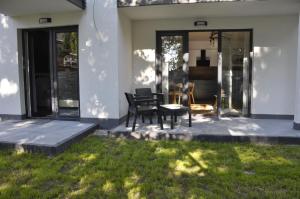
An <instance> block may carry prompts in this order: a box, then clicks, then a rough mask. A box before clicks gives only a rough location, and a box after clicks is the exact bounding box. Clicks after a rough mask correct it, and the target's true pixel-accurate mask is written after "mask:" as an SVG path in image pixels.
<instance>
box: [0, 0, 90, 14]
mask: <svg viewBox="0 0 300 199" xmlns="http://www.w3.org/2000/svg"><path fill="white" fill-rule="evenodd" d="M83 9H85V0H0V13H2V14H5V15H8V16H22V15H33V14H40V13H62V12H74V11H81V10H83Z"/></svg>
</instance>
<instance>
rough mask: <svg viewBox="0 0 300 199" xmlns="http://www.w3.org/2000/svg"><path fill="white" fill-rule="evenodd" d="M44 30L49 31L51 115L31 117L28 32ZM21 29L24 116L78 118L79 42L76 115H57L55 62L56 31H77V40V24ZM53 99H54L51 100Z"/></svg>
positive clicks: (61, 118) (62, 118)
mask: <svg viewBox="0 0 300 199" xmlns="http://www.w3.org/2000/svg"><path fill="white" fill-rule="evenodd" d="M38 30H44V31H48V33H49V48H50V49H49V57H50V59H49V66H50V77H51V96H52V97H51V98H52V99H51V104H52V115H51V116H46V117H33V116H32V115H31V111H32V110H31V100H30V98H31V96H30V95H31V91H30V90H31V88H30V82H31V80H30V76H29V75H28V71H29V68H30V66H29V46H28V33H30V32H34V31H38ZM21 31H22V48H23V57H24V59H23V74H24V77H23V78H24V91H26V92H25V93H26V94H25V106H26V118H45V119H46V118H49V119H59V120H79V119H80V86H79V85H80V82H79V42H78V44H77V45H78V47H77V55H78V58H77V61H78V79H77V82H78V88H77V89H78V116H76V117H63V116H60V115H59V105H58V96H57V95H58V81H57V78H58V74H57V70H56V69H57V63H56V33H59V32H77V40H78V41H79V31H78V25H72V26H62V27H49V28H28V29H21ZM53 99H54V100H53Z"/></svg>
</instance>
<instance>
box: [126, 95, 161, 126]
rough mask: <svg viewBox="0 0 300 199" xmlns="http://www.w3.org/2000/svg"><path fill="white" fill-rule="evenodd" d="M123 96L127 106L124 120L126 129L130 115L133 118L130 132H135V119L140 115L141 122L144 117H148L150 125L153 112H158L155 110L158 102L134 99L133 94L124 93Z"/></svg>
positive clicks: (155, 100)
mask: <svg viewBox="0 0 300 199" xmlns="http://www.w3.org/2000/svg"><path fill="white" fill-rule="evenodd" d="M125 96H126V99H127V101H128V105H129V107H128V113H127V118H126V127H128V125H129V119H130V116H131V115H133V116H134V119H133V125H132V131H135V125H136V119H137V117H138V116H140V115H141V116H142V117H143V120H144V116H149V120H150V124H152V123H153V122H152V116H153V114H154V112H157V110H158V108H157V107H158V105H159V103H158V100H157V99H145V98H139V97H134V96H133V94H131V93H125ZM145 103H149V105H146V104H145ZM151 104H152V105H151ZM153 104H155V105H153ZM143 122H144V121H143Z"/></svg>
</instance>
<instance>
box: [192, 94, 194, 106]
mask: <svg viewBox="0 0 300 199" xmlns="http://www.w3.org/2000/svg"><path fill="white" fill-rule="evenodd" d="M192 102H193V104H195V98H194V93H192Z"/></svg>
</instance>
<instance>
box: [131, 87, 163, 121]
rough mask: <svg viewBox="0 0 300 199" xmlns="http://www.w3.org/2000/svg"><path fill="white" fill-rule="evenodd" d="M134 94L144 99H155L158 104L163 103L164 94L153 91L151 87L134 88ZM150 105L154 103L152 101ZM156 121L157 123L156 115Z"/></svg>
mask: <svg viewBox="0 0 300 199" xmlns="http://www.w3.org/2000/svg"><path fill="white" fill-rule="evenodd" d="M135 96H137V97H140V98H144V99H157V100H158V103H159V104H164V103H165V99H164V94H163V93H153V92H152V90H151V88H136V89H135ZM150 104H151V102H150V103H149V102H148V105H150ZM152 105H154V104H153V103H152ZM163 116H164V120H166V115H165V114H163ZM157 122H158V123H159V117H158V116H157Z"/></svg>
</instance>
